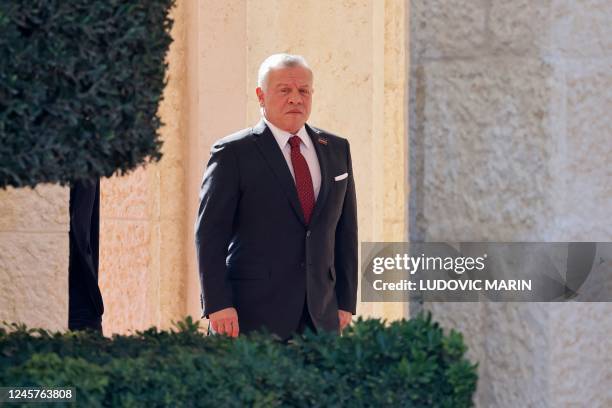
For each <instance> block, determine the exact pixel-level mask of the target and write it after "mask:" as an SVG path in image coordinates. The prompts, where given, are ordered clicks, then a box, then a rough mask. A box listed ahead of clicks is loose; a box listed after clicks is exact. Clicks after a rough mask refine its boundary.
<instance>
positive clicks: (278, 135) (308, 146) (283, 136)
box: [263, 117, 321, 201]
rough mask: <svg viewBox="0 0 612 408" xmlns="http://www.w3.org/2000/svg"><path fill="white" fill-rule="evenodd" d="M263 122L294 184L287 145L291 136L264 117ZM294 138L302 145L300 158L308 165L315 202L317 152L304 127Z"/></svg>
mask: <svg viewBox="0 0 612 408" xmlns="http://www.w3.org/2000/svg"><path fill="white" fill-rule="evenodd" d="M263 120H264V122H266V125H268V127H269V128H270V130H271V131H272V134H273V135H274V139H276V143H278V147H280V149H281V152H283V156H285V161H286V162H287V166H289V171H291V176H292V177H293V181H294V182H295V174H294V173H293V164H292V163H291V145H290V144H289V138H291V137H292V136H293V134H291V133H289V132H286V131H284V130H282V129H279V128H278V127H276V126H274V125H273V124H272V123H270V122H269V121H268V119H266V118H265V117H264V118H263ZM296 136H298V137H299V138H300V139H301V140H302V143H300V153H302V156H304V158H305V159H306V163H307V164H308V169H309V170H310V177H311V178H312V187H313V189H314V195H315V201H316V199H317V197H318V196H319V190H320V189H321V167H319V159H318V158H317V152H316V150H315V147H314V144H313V143H312V140H311V139H310V136H308V132H306V128H305V127H304V126H302V128H301V129H300V130H298V132H297V135H296Z"/></svg>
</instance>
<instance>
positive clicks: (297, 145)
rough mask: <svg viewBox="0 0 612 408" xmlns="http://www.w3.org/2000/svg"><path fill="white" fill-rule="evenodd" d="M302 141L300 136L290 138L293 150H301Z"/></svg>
mask: <svg viewBox="0 0 612 408" xmlns="http://www.w3.org/2000/svg"><path fill="white" fill-rule="evenodd" d="M301 141H302V140H301V139H300V137H299V136H296V135H293V136H292V137H290V138H289V144H290V145H291V148H292V149H296V148H297V149H299V148H300V142H301Z"/></svg>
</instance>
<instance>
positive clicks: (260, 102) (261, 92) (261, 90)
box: [255, 87, 264, 107]
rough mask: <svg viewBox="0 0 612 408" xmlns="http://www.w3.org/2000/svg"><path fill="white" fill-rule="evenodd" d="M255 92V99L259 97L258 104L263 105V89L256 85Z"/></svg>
mask: <svg viewBox="0 0 612 408" xmlns="http://www.w3.org/2000/svg"><path fill="white" fill-rule="evenodd" d="M255 93H256V94H257V99H259V106H262V107H263V106H264V92H263V89H261V88H260V87H257V89H255Z"/></svg>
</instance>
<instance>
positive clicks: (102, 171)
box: [0, 0, 174, 187]
mask: <svg viewBox="0 0 612 408" xmlns="http://www.w3.org/2000/svg"><path fill="white" fill-rule="evenodd" d="M173 3H174V0H130V1H124V0H69V1H63V0H28V1H25V0H2V1H0V187H5V186H16V187H21V186H34V185H36V184H37V183H41V182H59V183H61V184H67V183H70V182H72V181H77V180H82V179H87V178H92V177H101V176H110V175H111V174H113V173H114V172H115V171H117V170H119V172H120V173H124V172H126V171H128V170H131V169H134V168H135V167H137V166H138V165H140V164H142V163H143V162H146V161H147V160H148V159H149V158H150V159H152V160H159V158H160V157H161V153H160V148H161V142H160V140H159V138H158V135H157V129H158V128H159V127H160V119H159V117H158V116H157V109H158V105H159V102H160V100H161V97H162V92H163V89H164V85H165V83H164V81H165V79H164V76H165V71H166V63H165V56H166V52H167V50H168V48H169V45H170V42H171V37H170V29H171V26H172V21H171V19H170V18H169V15H168V13H169V10H170V8H171V7H172V5H173Z"/></svg>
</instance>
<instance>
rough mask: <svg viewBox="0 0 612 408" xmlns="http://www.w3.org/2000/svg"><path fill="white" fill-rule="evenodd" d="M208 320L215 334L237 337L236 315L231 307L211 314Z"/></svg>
mask: <svg viewBox="0 0 612 408" xmlns="http://www.w3.org/2000/svg"><path fill="white" fill-rule="evenodd" d="M208 318H209V319H210V325H211V326H212V328H213V330H214V331H215V333H218V334H226V335H228V336H230V337H238V333H240V328H239V327H238V313H237V312H236V309H234V308H233V307H228V308H225V309H221V310H219V311H217V312H214V313H211V314H210V315H209V316H208Z"/></svg>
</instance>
